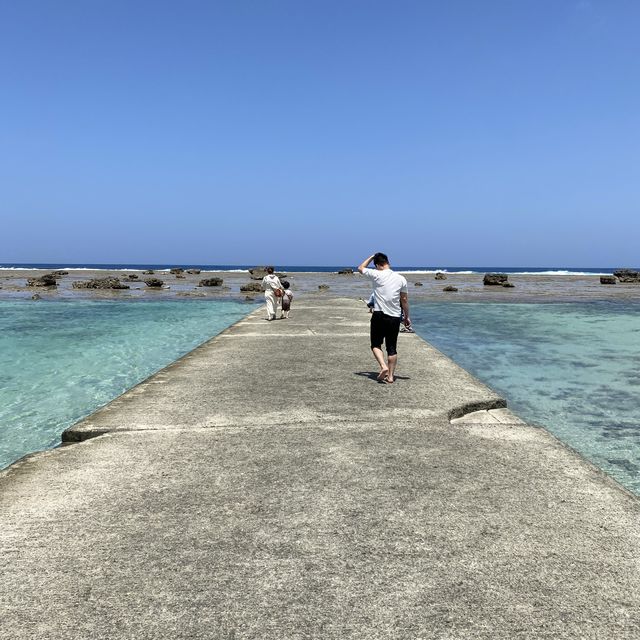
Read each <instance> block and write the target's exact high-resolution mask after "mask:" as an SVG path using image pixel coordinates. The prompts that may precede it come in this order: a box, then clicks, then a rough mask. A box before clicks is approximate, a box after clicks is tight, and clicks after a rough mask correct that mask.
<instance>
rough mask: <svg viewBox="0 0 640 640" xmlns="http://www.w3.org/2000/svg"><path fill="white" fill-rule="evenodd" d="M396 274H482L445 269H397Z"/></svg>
mask: <svg viewBox="0 0 640 640" xmlns="http://www.w3.org/2000/svg"><path fill="white" fill-rule="evenodd" d="M398 273H418V274H434V273H447V274H449V275H454V274H459V275H471V274H473V273H482V272H481V271H448V270H447V269H399V270H398Z"/></svg>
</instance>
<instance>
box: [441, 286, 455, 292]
mask: <svg viewBox="0 0 640 640" xmlns="http://www.w3.org/2000/svg"><path fill="white" fill-rule="evenodd" d="M457 290H458V287H454V286H452V285H448V286H446V287H445V288H444V289H443V291H457Z"/></svg>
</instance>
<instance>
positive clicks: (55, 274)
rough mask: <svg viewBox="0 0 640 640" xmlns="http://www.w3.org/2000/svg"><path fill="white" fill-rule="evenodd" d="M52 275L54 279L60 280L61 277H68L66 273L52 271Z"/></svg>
mask: <svg viewBox="0 0 640 640" xmlns="http://www.w3.org/2000/svg"><path fill="white" fill-rule="evenodd" d="M52 273H53V275H54V276H56V278H61V277H62V276H68V275H69V272H68V271H61V270H58V271H52Z"/></svg>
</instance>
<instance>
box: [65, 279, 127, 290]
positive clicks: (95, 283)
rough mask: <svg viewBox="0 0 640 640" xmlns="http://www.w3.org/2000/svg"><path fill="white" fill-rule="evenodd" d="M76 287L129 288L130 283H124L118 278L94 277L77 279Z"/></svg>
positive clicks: (74, 284)
mask: <svg viewBox="0 0 640 640" xmlns="http://www.w3.org/2000/svg"><path fill="white" fill-rule="evenodd" d="M73 288H74V289H128V288H129V285H128V284H122V282H120V280H118V278H93V279H92V280H87V281H84V282H83V281H76V282H74V283H73Z"/></svg>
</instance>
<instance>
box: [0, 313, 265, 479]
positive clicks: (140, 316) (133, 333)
mask: <svg viewBox="0 0 640 640" xmlns="http://www.w3.org/2000/svg"><path fill="white" fill-rule="evenodd" d="M252 308H253V307H252V306H250V305H248V304H245V303H241V302H233V301H224V302H221V301H215V302H213V301H196V300H188V301H169V300H164V301H159V302H143V301H140V302H132V301H125V302H116V301H108V302H91V301H82V302H71V301H64V302H38V303H34V302H31V301H15V302H6V301H0V468H2V467H4V466H6V465H8V464H10V463H11V462H14V461H15V460H17V459H18V458H20V457H22V456H23V455H25V454H27V453H30V452H32V451H37V450H40V449H44V448H47V447H51V446H55V445H56V444H58V443H59V441H60V433H61V432H62V431H63V430H64V429H66V428H67V427H68V426H70V425H72V424H73V423H74V422H76V421H77V420H79V419H80V418H82V417H83V416H86V415H88V414H89V413H92V412H93V411H95V410H96V409H97V408H98V407H100V406H102V405H104V404H106V403H107V402H109V401H110V400H112V399H113V398H115V397H116V396H118V395H119V394H121V393H122V392H123V391H125V390H126V389H128V388H130V387H132V386H133V385H135V384H137V383H138V382H140V381H141V380H144V379H145V378H147V377H148V376H149V375H150V374H152V373H154V372H155V371H157V370H158V369H161V368H162V367H164V366H166V365H167V364H169V363H171V362H173V361H174V360H175V359H177V358H179V357H180V356H182V355H183V354H185V353H187V352H188V351H191V349H193V348H194V347H196V346H198V345H199V344H201V343H202V342H204V341H206V340H207V339H209V338H211V337H212V336H214V335H216V334H218V333H219V332H220V331H222V330H223V329H225V328H226V327H228V326H229V325H231V324H233V323H234V322H235V321H236V320H239V319H240V318H241V317H242V316H244V315H245V314H247V313H248V312H249V311H251V310H252Z"/></svg>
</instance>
